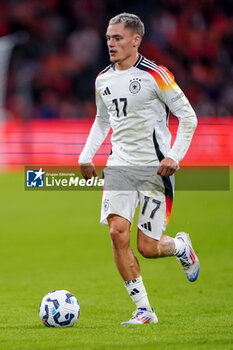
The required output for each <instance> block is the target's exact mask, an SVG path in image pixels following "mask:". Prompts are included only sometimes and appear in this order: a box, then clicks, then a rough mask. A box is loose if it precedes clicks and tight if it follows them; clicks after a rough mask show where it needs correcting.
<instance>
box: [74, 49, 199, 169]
mask: <svg viewBox="0 0 233 350" xmlns="http://www.w3.org/2000/svg"><path fill="white" fill-rule="evenodd" d="M96 106H97V114H96V121H95V123H94V125H93V129H92V131H91V133H90V136H89V139H88V141H87V144H86V146H85V148H84V150H83V152H82V154H81V155H80V163H82V162H85V161H86V160H87V161H90V159H91V158H92V156H93V155H94V153H95V152H96V150H97V149H98V147H99V146H100V144H101V143H102V142H103V140H104V138H105V136H106V132H108V130H109V129H110V127H111V128H112V130H113V133H112V136H111V143H112V152H111V155H110V156H109V159H108V162H107V165H151V166H156V165H158V164H159V162H160V161H161V160H162V159H163V158H164V157H166V156H170V157H171V158H173V159H174V160H176V161H177V162H179V161H180V160H181V158H183V156H184V155H185V153H186V151H187V149H188V147H189V144H190V142H191V138H192V135H193V132H194V130H195V126H196V116H195V112H194V110H193V109H192V107H191V105H190V103H189V101H188V100H187V98H186V97H185V95H184V93H183V92H182V91H181V89H180V88H179V86H178V85H177V84H176V82H175V80H174V77H173V75H172V74H171V73H170V72H169V70H168V69H167V68H165V67H163V66H158V65H156V64H155V63H154V62H152V61H150V60H148V59H146V58H145V57H143V56H141V55H140V56H139V59H138V61H137V62H136V64H135V65H134V66H133V67H131V68H129V69H127V70H117V69H116V68H115V65H114V64H111V65H110V66H108V67H107V68H106V69H105V70H103V71H102V72H101V73H100V74H99V75H98V76H97V79H96ZM169 110H170V111H171V112H172V113H173V114H174V115H175V116H176V117H177V118H178V119H179V121H180V122H181V121H182V120H183V119H184V118H186V119H185V121H187V122H186V124H187V125H186V124H185V123H183V125H182V127H180V126H179V129H178V134H177V138H176V142H175V143H176V145H175V144H174V146H173V148H172V149H170V142H171V133H170V131H169V129H168V114H169ZM190 117H192V118H194V123H193V121H192V120H191V121H190V120H189V118H190ZM101 123H102V124H101ZM181 124H182V123H180V125H181ZM194 124H195V125H194ZM99 125H102V128H103V129H105V130H103V131H102V135H97V134H98V133H99V132H98V130H99V129H100V126H99ZM94 132H95V134H96V137H95V135H94ZM179 134H180V136H179ZM99 143H100V144H99ZM177 153H180V154H179V155H178V154H177Z"/></svg>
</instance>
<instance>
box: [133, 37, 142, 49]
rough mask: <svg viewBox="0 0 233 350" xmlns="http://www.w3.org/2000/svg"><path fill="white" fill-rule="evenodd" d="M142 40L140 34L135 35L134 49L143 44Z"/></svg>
mask: <svg viewBox="0 0 233 350" xmlns="http://www.w3.org/2000/svg"><path fill="white" fill-rule="evenodd" d="M141 40H142V38H141V36H140V35H139V34H135V35H134V41H133V47H136V46H137V47H139V46H140V44H141Z"/></svg>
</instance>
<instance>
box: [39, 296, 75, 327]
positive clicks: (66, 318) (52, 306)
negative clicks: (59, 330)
mask: <svg viewBox="0 0 233 350" xmlns="http://www.w3.org/2000/svg"><path fill="white" fill-rule="evenodd" d="M79 314H80V306H79V302H78V300H77V299H76V298H75V296H74V295H73V294H71V293H70V292H68V291H67V290H62V289H61V290H54V291H52V292H50V293H48V294H46V295H45V296H44V298H43V299H42V300H41V303H40V308H39V315H40V319H41V321H42V322H43V323H44V325H45V326H47V327H71V326H73V325H74V324H75V322H76V321H77V320H78V318H79Z"/></svg>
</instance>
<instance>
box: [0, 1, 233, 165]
mask: <svg viewBox="0 0 233 350" xmlns="http://www.w3.org/2000/svg"><path fill="white" fill-rule="evenodd" d="M122 11H128V12H133V13H136V14H137V15H139V16H140V17H141V19H142V20H143V21H144V23H145V27H146V34H145V38H144V40H143V43H142V45H141V49H140V52H141V53H142V54H143V55H145V56H147V57H148V58H150V59H153V60H155V61H156V63H158V64H163V65H165V66H167V67H168V68H169V69H170V70H171V71H172V72H173V73H174V75H175V77H176V80H177V82H178V84H179V85H180V86H181V88H182V89H183V90H184V92H185V94H186V95H187V97H188V98H189V100H190V101H191V103H192V105H193V107H194V109H195V111H196V113H197V115H198V117H199V126H198V129H197V131H196V134H195V137H194V140H193V143H192V146H191V148H190V151H189V152H188V155H187V157H186V158H185V160H184V164H192V165H195V164H208V165H210V164H215V165H222V164H224V165H227V164H230V165H232V164H233V137H232V135H233V119H232V115H233V97H232V96H233V83H232V82H233V64H232V62H233V4H232V0H222V1H221V0H194V1H191V2H188V1H185V0H157V1H152V0H151V1H145V2H144V3H143V5H142V3H141V1H139V0H125V1H124V2H121V1H116V0H40V1H39V0H22V1H17V0H8V1H6V0H2V1H1V2H0V76H1V79H0V84H1V85H0V108H1V128H0V135H1V143H0V164H1V168H2V169H3V170H9V169H10V170H11V169H17V168H18V166H22V165H28V164H35V165H36V164H37V165H40V164H47V165H49V164H51V165H52V164H60V165H67V164H69V165H75V164H77V159H78V154H79V153H80V151H81V149H82V148H83V145H84V142H85V140H86V137H87V134H88V131H89V129H90V126H91V123H92V122H93V119H94V116H95V102H94V82H95V78H96V75H97V74H98V73H99V71H101V70H102V69H103V68H104V67H105V66H106V65H108V64H109V59H108V52H107V49H106V43H105V31H106V26H107V23H108V20H109V19H110V18H111V17H112V16H114V15H116V14H117V13H119V12H122ZM170 126H171V129H172V133H173V134H174V132H175V130H176V127H177V122H176V120H175V119H172V118H171V122H170ZM109 150H110V140H109V138H108V139H107V140H106V141H105V143H104V145H103V146H102V147H101V148H100V150H99V152H98V154H97V156H96V157H95V162H96V163H99V164H101V163H104V162H105V160H106V157H107V155H108V154H109Z"/></svg>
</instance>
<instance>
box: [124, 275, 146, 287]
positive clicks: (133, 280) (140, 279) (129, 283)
mask: <svg viewBox="0 0 233 350" xmlns="http://www.w3.org/2000/svg"><path fill="white" fill-rule="evenodd" d="M140 282H142V276H139V277H137V278H134V279H132V280H130V281H125V282H124V284H125V286H126V287H127V286H130V285H132V284H135V283H140Z"/></svg>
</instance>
